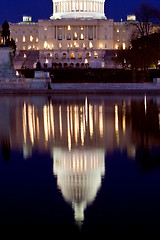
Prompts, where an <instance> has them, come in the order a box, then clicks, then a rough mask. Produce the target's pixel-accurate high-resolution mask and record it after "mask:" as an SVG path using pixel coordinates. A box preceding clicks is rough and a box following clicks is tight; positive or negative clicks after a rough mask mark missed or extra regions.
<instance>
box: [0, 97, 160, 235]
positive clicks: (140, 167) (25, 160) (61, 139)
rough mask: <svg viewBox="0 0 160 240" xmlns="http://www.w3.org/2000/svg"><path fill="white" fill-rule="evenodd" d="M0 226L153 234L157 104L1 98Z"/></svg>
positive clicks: (157, 216)
mask: <svg viewBox="0 0 160 240" xmlns="http://www.w3.org/2000/svg"><path fill="white" fill-rule="evenodd" d="M0 224H1V226H21V227H22V226H35V227H37V226H39V227H40V226H43V227H44V226H50V227H51V228H52V229H54V230H55V229H61V230H62V231H63V229H65V230H67V231H68V232H69V233H74V234H77V235H79V234H82V233H91V232H92V233H100V232H101V233H106V232H107V233H108V232H115V231H124V232H126V231H130V233H132V232H139V231H142V232H147V231H148V230H151V231H154V232H155V231H158V229H159V224H160V97H158V96H146V95H144V96H143V95H141V96H132V97H129V96H112V95H111V96H98V97H97V96H91V95H89V96H62V95H60V96H49V97H48V96H47V97H46V96H17V97H15V96H1V97H0Z"/></svg>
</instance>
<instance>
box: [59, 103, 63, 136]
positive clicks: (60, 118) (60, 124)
mask: <svg viewBox="0 0 160 240" xmlns="http://www.w3.org/2000/svg"><path fill="white" fill-rule="evenodd" d="M59 131H60V136H61V137H62V109H61V106H59Z"/></svg>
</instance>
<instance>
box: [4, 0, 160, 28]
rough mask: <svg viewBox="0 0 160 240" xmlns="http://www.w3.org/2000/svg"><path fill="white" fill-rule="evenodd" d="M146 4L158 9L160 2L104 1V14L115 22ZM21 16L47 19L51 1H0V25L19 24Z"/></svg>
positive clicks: (50, 9) (144, 0) (50, 11)
mask: <svg viewBox="0 0 160 240" xmlns="http://www.w3.org/2000/svg"><path fill="white" fill-rule="evenodd" d="M142 2H147V3H150V4H152V5H154V6H156V7H158V8H160V0H106V4H105V13H106V16H107V18H113V19H114V20H115V21H120V19H121V18H122V19H123V20H125V19H126V16H127V14H132V13H134V10H135V9H136V8H137V7H138V6H139V5H140V4H141V3H142ZM23 15H30V16H32V17H33V21H37V20H38V19H49V17H50V16H51V15H52V0H27V1H26V0H6V1H5V0H0V24H2V23H3V22H4V20H7V21H8V22H19V21H21V19H22V16H23Z"/></svg>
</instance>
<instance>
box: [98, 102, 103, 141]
mask: <svg viewBox="0 0 160 240" xmlns="http://www.w3.org/2000/svg"><path fill="white" fill-rule="evenodd" d="M99 131H100V136H101V137H103V109H102V106H99Z"/></svg>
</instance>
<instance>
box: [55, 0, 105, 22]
mask: <svg viewBox="0 0 160 240" xmlns="http://www.w3.org/2000/svg"><path fill="white" fill-rule="evenodd" d="M52 2H53V15H52V16H51V19H62V18H95V19H106V17H105V14H104V3H105V0H52Z"/></svg>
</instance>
